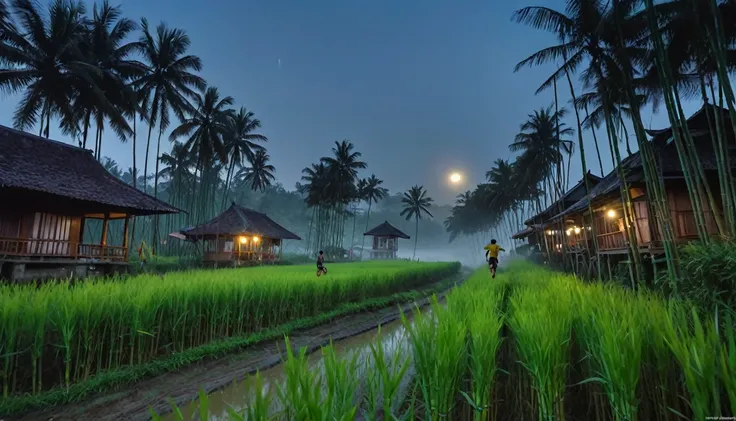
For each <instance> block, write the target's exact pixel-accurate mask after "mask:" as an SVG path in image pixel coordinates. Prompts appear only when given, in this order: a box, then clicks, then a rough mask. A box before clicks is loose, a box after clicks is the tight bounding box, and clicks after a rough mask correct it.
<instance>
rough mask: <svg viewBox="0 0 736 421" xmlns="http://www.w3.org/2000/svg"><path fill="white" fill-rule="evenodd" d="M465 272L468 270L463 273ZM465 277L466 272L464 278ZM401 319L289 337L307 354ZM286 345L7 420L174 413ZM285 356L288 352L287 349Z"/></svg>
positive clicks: (371, 319)
mask: <svg viewBox="0 0 736 421" xmlns="http://www.w3.org/2000/svg"><path fill="white" fill-rule="evenodd" d="M463 275H466V274H465V273H463ZM464 278H465V276H463V277H462V278H461V279H464ZM449 289H450V288H448V289H447V290H445V291H443V292H441V293H438V294H437V296H438V297H444V295H445V293H446V292H448V291H449ZM428 304H429V298H424V299H421V300H418V301H415V302H412V303H407V304H403V305H402V306H401V308H402V309H403V311H404V312H405V313H408V312H409V311H410V310H411V309H412V308H413V307H414V306H415V305H418V306H420V307H424V306H426V305H428ZM398 318H400V312H399V306H398V305H393V306H389V307H387V308H383V309H380V310H376V311H372V312H363V313H357V314H352V315H347V316H344V317H341V318H338V319H335V320H333V321H332V322H330V323H327V324H323V325H320V326H315V327H313V328H309V329H304V330H301V331H297V332H293V333H292V334H291V335H290V336H289V340H290V341H291V343H292V347H293V348H295V349H299V348H301V347H307V352H308V353H311V352H313V351H315V350H318V349H319V348H320V347H322V346H325V345H327V344H329V342H330V339H332V340H333V341H339V340H342V339H345V338H349V337H351V336H355V335H359V334H361V333H364V332H367V331H369V330H372V329H375V328H376V327H377V326H378V325H382V324H386V323H389V322H391V321H394V320H397V319H398ZM284 349H285V344H284V341H283V339H281V340H270V341H264V342H262V343H259V344H256V345H253V346H251V347H249V348H247V349H246V350H245V351H243V352H241V353H238V354H233V355H231V356H227V357H223V358H220V359H217V360H211V361H207V362H203V363H200V364H195V365H192V366H189V367H184V368H181V369H179V370H178V371H175V372H171V373H166V374H163V375H160V376H157V377H153V378H150V379H145V380H142V381H139V382H137V383H135V384H131V385H128V386H123V387H122V389H119V390H117V391H115V392H111V393H108V394H105V395H100V396H95V397H92V398H90V399H87V400H85V401H83V402H80V403H74V404H67V405H62V406H59V407H56V408H52V409H49V410H47V411H34V412H30V413H28V414H25V415H23V416H21V417H16V418H7V420H8V421H9V420H16V421H32V420H33V421H36V420H53V421H77V420H96V421H113V420H130V421H144V420H150V419H151V416H150V413H149V407H152V408H153V409H154V410H155V411H156V412H157V413H159V414H164V413H168V412H171V406H170V404H169V398H171V399H173V400H174V402H175V403H176V404H177V405H178V406H180V407H182V406H183V405H186V404H187V403H189V402H190V401H192V400H193V399H195V398H196V397H197V393H198V390H199V387H200V386H201V387H202V388H203V389H204V391H205V392H207V393H210V392H212V391H214V390H217V389H220V388H222V387H225V386H227V385H229V384H231V383H232V382H233V381H241V380H243V379H244V378H245V377H247V376H248V375H250V374H253V373H255V372H256V371H257V370H261V371H263V370H265V369H267V368H270V367H273V366H275V365H277V364H279V363H281V360H282V353H281V352H280V351H283V350H284ZM283 355H284V356H285V353H284V354H283Z"/></svg>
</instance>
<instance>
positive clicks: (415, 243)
mask: <svg viewBox="0 0 736 421" xmlns="http://www.w3.org/2000/svg"><path fill="white" fill-rule="evenodd" d="M414 220H415V228H414V253H413V254H412V255H411V260H414V259H416V257H417V240H418V239H419V215H418V214H417V216H416V217H415V218H414Z"/></svg>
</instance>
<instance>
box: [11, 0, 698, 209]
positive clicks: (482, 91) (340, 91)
mask: <svg viewBox="0 0 736 421" xmlns="http://www.w3.org/2000/svg"><path fill="white" fill-rule="evenodd" d="M90 4H91V3H90ZM112 4H122V6H123V11H124V13H125V15H126V16H128V17H130V18H133V19H136V20H137V19H139V18H140V17H142V16H145V17H147V18H148V19H149V21H150V23H151V24H152V25H156V24H157V23H158V22H159V21H161V20H163V21H165V22H166V23H167V24H168V25H170V26H175V27H180V28H183V29H185V30H186V31H187V33H188V34H189V36H190V37H191V39H192V48H191V53H192V54H196V55H199V56H200V57H201V58H202V60H203V62H204V69H203V72H202V73H203V76H204V77H205V79H207V81H208V82H209V83H210V84H211V85H213V86H217V87H218V88H219V89H220V91H221V93H222V94H225V95H231V96H233V97H234V98H235V100H236V103H237V106H238V107H240V106H241V105H244V106H246V107H247V108H248V109H249V110H252V111H254V112H255V115H256V117H258V118H259V119H260V120H261V121H262V123H263V128H262V133H263V134H265V135H266V136H268V138H269V142H268V145H267V147H268V151H269V153H270V155H271V157H272V161H273V162H272V163H273V164H274V165H275V166H276V170H277V171H276V175H277V178H278V181H279V182H281V183H282V184H283V185H284V186H285V187H286V188H287V189H293V187H294V183H295V182H297V181H299V178H300V176H301V170H302V168H304V167H305V166H308V165H309V164H311V163H312V162H316V161H317V160H318V159H319V157H321V156H324V155H327V154H329V153H330V148H331V147H332V146H333V144H334V142H335V141H336V140H337V141H339V140H342V139H349V140H350V141H352V142H353V143H354V144H355V146H356V149H357V150H358V151H360V152H362V153H363V158H364V160H365V161H366V162H367V163H368V169H367V170H366V172H365V173H363V174H361V176H368V175H370V174H371V173H375V174H376V176H377V177H379V178H381V179H383V180H385V186H386V187H388V188H389V189H390V190H391V191H392V192H395V191H400V190H405V189H407V188H409V187H410V186H412V185H414V184H421V185H424V186H425V187H426V188H427V189H428V190H429V194H430V196H432V197H434V198H435V200H436V201H438V202H440V203H450V202H452V200H453V198H454V197H455V195H456V194H457V193H459V192H460V191H461V190H465V189H468V188H472V185H474V184H476V183H478V182H482V181H483V178H484V174H485V171H486V170H488V169H490V167H491V165H492V162H493V161H494V160H495V159H497V158H504V159H509V158H511V157H512V155H511V153H510V152H509V151H508V145H509V143H511V142H512V141H513V138H514V135H515V134H516V133H517V132H518V128H519V125H520V124H521V123H522V122H523V121H524V120H525V118H526V115H527V114H528V113H530V112H532V111H533V110H534V109H538V108H540V107H543V106H547V105H549V104H550V103H551V102H552V100H553V92H552V91H551V90H550V91H549V92H545V93H543V94H541V95H535V94H534V92H535V90H536V88H537V87H538V85H539V84H540V83H541V82H542V81H543V80H544V79H545V78H546V77H547V76H548V75H549V74H551V73H552V71H553V67H551V66H548V67H539V68H534V69H524V70H522V71H520V72H519V73H514V72H513V68H514V65H515V64H516V63H517V62H518V61H520V60H522V59H523V58H525V57H526V56H528V55H529V54H531V53H533V52H534V51H537V50H539V49H541V48H544V47H546V46H549V45H552V44H553V43H554V42H555V40H554V39H553V38H552V37H551V36H550V35H549V34H547V33H543V32H540V31H537V30H534V29H532V28H529V27H526V26H522V25H519V24H515V23H513V22H511V20H510V17H511V15H512V13H513V11H514V10H516V9H518V8H521V7H524V6H528V5H532V3H529V0H504V1H495V0H463V1H461V2H452V1H447V0H444V1H439V0H421V1H420V0H402V1H396V0H380V1H344V0H342V1H336V0H335V1H323V0H316V1H294V0H289V1H287V0H263V1H242V0H241V1H235V0H215V1H212V2H204V1H190V0H156V1H150V0H147V1H143V0H133V1H127V0H125V1H121V2H115V1H114V0H113V1H112ZM537 4H540V5H544V6H547V7H552V8H555V9H558V10H561V9H563V8H564V2H563V1H561V0H549V1H538V3H537ZM90 12H91V10H90ZM136 36H137V35H136ZM559 89H560V93H559V95H560V102H561V103H563V102H564V103H567V101H569V98H570V95H569V93H568V90H567V84H566V83H564V84H561V86H560V87H559ZM16 102H17V101H16V98H14V97H3V99H2V102H1V103H0V124H4V125H12V112H13V109H14V108H15V105H16ZM697 108H698V104H687V106H686V110H685V111H686V112H687V113H691V112H693V111H694V110H696V109H697ZM644 120H645V124H646V125H647V126H651V127H652V128H662V127H666V126H667V120H666V115H665V113H663V112H661V111H660V113H659V114H658V115H656V116H650V114H647V115H646V116H645V119H644ZM567 123H568V124H569V125H571V126H573V127H574V126H575V120H574V114H573V113H572V112H571V113H570V118H569V119H568V121H567ZM36 131H37V129H36ZM145 132H146V128H143V129H141V126H139V137H138V139H139V142H138V143H139V144H138V148H139V149H138V167H139V168H140V169H141V170H142V168H143V154H144V151H145V142H144V141H141V139H143V140H145ZM154 132H155V131H154ZM52 137H54V138H56V139H58V140H62V141H67V142H70V143H71V139H68V138H64V137H63V136H61V135H60V133H59V132H58V130H57V131H54V130H52ZM154 137H155V136H154ZM165 137H166V139H168V133H167V134H166V135H165ZM585 139H586V148H587V149H588V151H586V152H589V155H588V160H589V164H588V166H589V167H590V168H598V164H597V161H595V158H594V155H593V154H592V153H593V143H592V137H591V136H590V133H585ZM573 140H575V142H576V143H577V136H575V137H573ZM632 142H634V143H635V139H632ZM602 146H603V149H604V151H605V150H608V147H607V146H605V145H602ZM162 147H163V149H164V150H168V149H169V148H170V144H169V142H168V140H165V144H164V145H162ZM151 149H152V150H151V157H152V159H153V153H154V152H155V148H154V147H152V148H151ZM103 155H105V156H110V157H112V158H113V159H115V160H116V161H117V162H118V163H119V164H120V167H121V168H122V169H123V170H124V169H127V168H128V167H130V166H131V163H132V157H131V146H130V143H128V144H121V143H120V142H119V140H118V139H117V137H116V136H115V135H114V134H113V133H112V132H111V131H108V132H107V133H106V134H105V138H104V143H103ZM151 166H152V165H151V164H150V163H149V167H151ZM611 167H612V166H611V160H610V157H609V154H608V153H605V156H604V169H605V170H606V171H608V170H610V169H611ZM451 170H459V171H461V172H462V173H464V174H465V175H466V178H465V184H466V185H465V186H460V187H450V186H449V183H448V182H447V178H448V175H449V172H450V171H451ZM572 170H573V173H574V176H573V177H572V178H573V182H575V181H577V179H579V176H580V174H581V171H580V163H579V158H576V159H574V161H573V165H572ZM150 171H152V170H150Z"/></svg>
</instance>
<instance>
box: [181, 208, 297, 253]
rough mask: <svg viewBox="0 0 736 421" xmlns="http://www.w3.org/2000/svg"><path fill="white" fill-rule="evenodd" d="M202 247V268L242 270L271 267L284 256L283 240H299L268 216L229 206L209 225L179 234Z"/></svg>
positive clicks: (209, 222) (207, 223) (251, 210)
mask: <svg viewBox="0 0 736 421" xmlns="http://www.w3.org/2000/svg"><path fill="white" fill-rule="evenodd" d="M181 235H182V236H184V238H185V239H186V240H188V241H193V242H195V243H197V244H198V245H201V252H202V261H203V263H204V264H205V265H214V266H241V265H253V264H261V263H264V262H265V263H274V262H276V261H277V260H279V259H280V258H281V255H282V253H283V247H282V243H283V240H301V238H300V237H299V236H298V235H296V234H294V233H293V232H291V231H289V230H287V229H286V228H284V227H282V226H281V225H279V224H277V223H276V222H274V221H273V220H272V219H271V218H269V217H268V215H266V214H264V213H261V212H257V211H254V210H253V209H248V208H245V207H242V206H240V205H237V204H235V203H234V202H233V203H232V205H231V206H230V207H229V208H228V209H227V210H226V211H224V212H223V213H221V214H220V215H218V216H216V217H214V218H212V219H211V220H210V221H208V222H206V223H204V224H202V225H199V226H196V227H193V228H189V229H186V230H182V231H181Z"/></svg>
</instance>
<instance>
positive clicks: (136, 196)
mask: <svg viewBox="0 0 736 421" xmlns="http://www.w3.org/2000/svg"><path fill="white" fill-rule="evenodd" d="M177 212H179V210H178V209H176V208H174V207H172V206H169V205H168V204H166V203H164V202H162V201H160V200H157V199H156V198H154V197H152V196H149V195H147V194H144V193H143V192H141V191H139V190H136V189H135V188H133V187H132V186H130V185H127V184H126V183H124V182H123V181H121V180H119V179H118V178H116V177H115V176H113V175H112V174H110V173H109V172H108V171H107V170H105V168H104V167H103V166H102V165H101V164H100V163H99V162H98V161H97V160H95V158H94V157H93V156H92V153H91V151H88V150H85V149H82V148H78V147H76V146H72V145H69V144H66V143H61V142H57V141H54V140H49V139H44V138H41V137H38V136H35V135H32V134H30V133H25V132H21V131H17V130H13V129H11V128H8V127H4V126H0V275H2V278H5V279H10V280H13V281H22V280H30V279H42V278H52V277H59V278H61V277H70V276H75V277H84V276H87V275H88V274H90V273H111V272H120V271H125V270H127V263H128V249H129V244H128V241H129V238H128V237H129V234H128V232H129V226H130V221H131V218H133V217H136V216H144V215H157V214H167V213H177ZM93 219H96V220H100V221H102V224H101V226H102V229H101V232H100V233H99V237H98V240H97V241H94V242H85V241H84V239H85V237H89V234H88V235H87V236H85V228H86V226H87V225H89V224H87V223H86V222H88V221H89V220H93ZM116 220H122V221H124V222H123V224H122V225H123V227H122V231H123V232H122V235H120V233H113V232H110V221H116ZM116 225H120V224H116ZM112 234H117V235H115V236H114V237H115V238H116V239H117V240H118V241H117V242H116V243H113V242H112V241H111V238H113V235H112Z"/></svg>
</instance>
